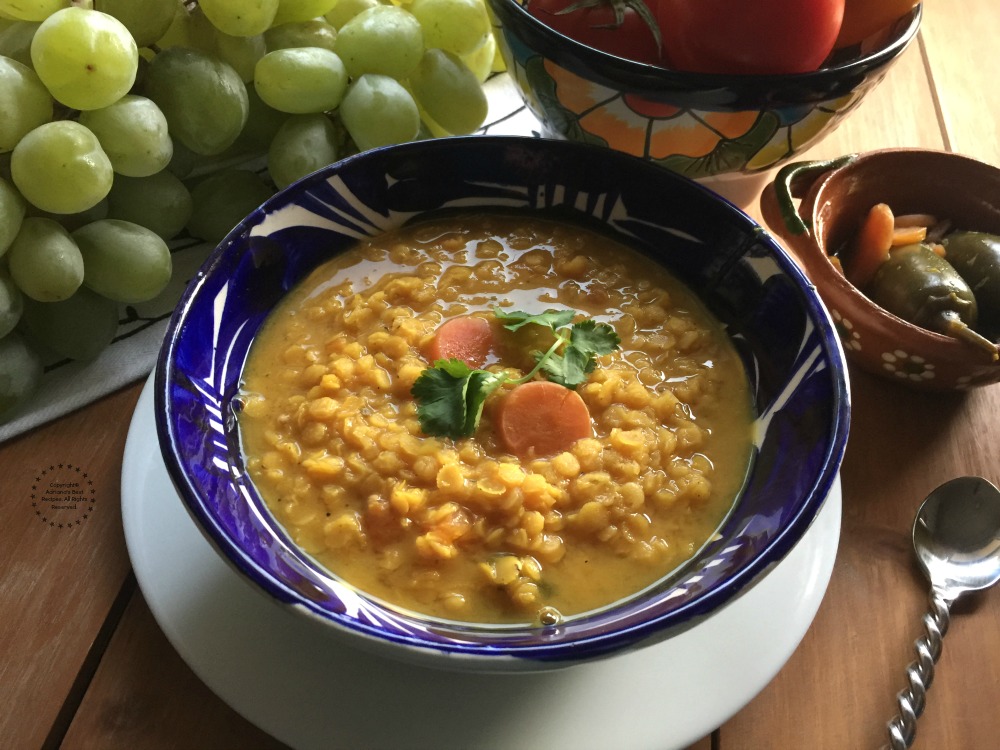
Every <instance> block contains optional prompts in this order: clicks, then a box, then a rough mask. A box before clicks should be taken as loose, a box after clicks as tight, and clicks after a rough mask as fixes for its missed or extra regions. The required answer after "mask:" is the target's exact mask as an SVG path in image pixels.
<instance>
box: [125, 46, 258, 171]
mask: <svg viewBox="0 0 1000 750" xmlns="http://www.w3.org/2000/svg"><path fill="white" fill-rule="evenodd" d="M143 88H144V90H145V93H146V96H148V97H149V98H150V99H152V100H153V101H154V102H156V104H157V106H158V107H159V108H160V109H161V110H162V111H163V114H164V115H166V118H167V123H168V124H169V125H170V134H171V136H173V137H174V138H175V139H177V140H179V141H180V142H181V143H183V144H184V145H185V146H187V147H188V148H189V149H190V150H191V151H194V152H195V153H196V154H201V155H203V156H210V155H212V154H219V153H222V152H223V151H225V150H226V149H227V148H228V147H229V146H231V145H232V143H233V142H234V141H235V140H236V137H237V136H238V135H239V134H240V131H241V130H243V125H244V124H245V123H246V120H247V114H248V111H249V106H250V105H249V100H248V98H247V89H246V86H244V85H243V81H242V80H240V76H239V74H238V73H237V72H236V71H235V70H233V68H232V67H231V66H229V65H227V64H226V63H224V62H222V61H221V60H219V59H218V58H217V57H214V56H212V55H209V54H206V53H204V52H200V51H198V50H192V49H185V48H183V47H171V48H170V49H167V50H164V51H163V52H160V53H159V54H158V55H157V56H156V57H154V58H153V61H152V62H151V63H150V64H149V71H148V72H147V73H146V80H145V85H144V87H143Z"/></svg>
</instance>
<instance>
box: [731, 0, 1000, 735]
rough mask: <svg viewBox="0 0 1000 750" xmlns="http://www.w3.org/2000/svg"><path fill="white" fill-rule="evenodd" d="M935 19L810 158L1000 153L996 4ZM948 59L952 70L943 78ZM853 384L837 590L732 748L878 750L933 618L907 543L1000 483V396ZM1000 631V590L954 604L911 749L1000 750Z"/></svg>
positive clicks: (749, 712) (740, 723)
mask: <svg viewBox="0 0 1000 750" xmlns="http://www.w3.org/2000/svg"><path fill="white" fill-rule="evenodd" d="M987 6H990V7H987ZM991 8H992V9H991ZM925 13H926V14H927V15H926V16H925V21H924V27H923V29H922V31H921V44H920V45H913V46H911V48H910V49H909V50H908V51H907V53H906V54H905V55H904V56H903V57H902V58H901V59H900V60H899V61H898V63H897V65H896V66H895V67H894V68H893V69H892V70H890V72H889V74H888V75H887V77H886V81H885V82H883V84H882V85H881V87H880V88H879V89H877V90H876V91H875V92H873V93H872V94H870V96H869V97H868V99H866V100H865V101H864V102H863V103H862V104H861V106H860V107H859V109H858V111H856V112H855V113H853V114H852V115H851V116H850V118H848V119H847V120H846V121H845V122H844V123H843V124H842V125H841V127H840V128H839V129H838V130H837V131H836V132H834V133H833V134H831V135H830V136H829V137H828V138H827V139H826V140H825V141H823V142H822V143H821V144H820V145H819V146H817V147H816V148H814V149H812V150H811V151H810V152H809V157H810V158H828V157H831V156H836V155H839V154H844V153H850V152H853V151H867V150H871V149H875V148H885V147H892V146H919V147H925V148H935V149H944V148H947V147H949V146H952V147H957V150H964V151H965V152H967V153H972V154H973V155H976V156H979V157H980V158H989V157H990V154H991V153H992V149H994V148H1000V146H998V145H997V144H998V143H1000V139H998V138H997V131H996V130H995V128H996V121H995V119H994V118H993V117H992V116H990V115H989V112H996V111H998V107H997V104H996V99H995V98H994V94H993V93H992V92H991V93H990V94H988V95H985V96H983V95H980V90H981V88H986V87H987V84H986V81H985V77H986V76H987V75H989V76H993V75H995V72H994V71H995V70H996V65H995V64H994V65H990V64H987V61H988V60H996V59H997V54H996V52H995V51H994V50H992V49H987V46H988V45H987V42H988V40H986V39H985V38H984V40H983V41H982V43H980V42H978V41H977V42H976V43H975V44H973V45H972V46H971V47H970V46H969V45H968V44H967V43H966V41H967V37H969V36H971V35H970V34H969V29H971V28H993V27H995V25H996V19H997V18H998V14H997V12H996V9H995V6H994V5H993V4H992V3H990V2H989V0H974V2H972V3H970V4H969V5H966V4H963V5H962V7H961V8H960V9H959V8H957V7H955V6H949V5H946V4H940V3H939V4H936V5H935V4H928V6H927V8H926V10H925ZM945 17H947V18H945ZM983 36H984V37H985V35H983ZM958 50H961V53H960V54H959V53H958V52H957V51H958ZM977 50H978V52H979V53H981V54H982V56H981V57H978V58H977ZM987 53H988V54H987ZM944 57H948V64H947V65H945V66H943V67H940V68H939V66H940V65H941V61H942V59H943V58H944ZM970 60H976V61H977V62H976V63H974V64H973V65H970V64H969V61H970ZM928 65H931V66H932V68H931V69H932V70H933V80H932V79H931V78H929V77H928ZM971 68H976V70H977V73H975V74H970V72H969V69H971ZM939 70H941V73H940V74H939ZM935 82H936V83H937V86H938V88H937V89H935V88H934V83H935ZM943 82H947V83H946V84H943ZM970 82H971V85H970ZM939 102H940V105H941V108H942V110H941V112H940V114H939V113H938V109H937V106H938V103H939ZM973 102H974V103H973ZM970 108H971V110H972V111H973V112H974V114H970ZM977 118H979V119H977ZM942 126H943V127H945V128H947V130H942ZM851 382H852V388H853V410H852V413H853V417H852V419H853V423H852V427H851V439H850V443H849V446H848V453H847V456H846V459H845V463H844V467H843V471H842V478H843V490H844V524H843V531H842V537H841V549H840V551H839V554H838V558H837V563H836V567H835V569H834V575H833V579H832V581H831V585H830V589H829V591H828V593H827V596H826V598H825V600H824V603H823V605H822V607H821V608H820V611H819V614H818V616H817V619H816V621H815V623H814V624H813V626H812V628H811V629H810V631H809V633H808V634H807V635H806V637H805V639H804V640H803V643H802V644H801V646H800V648H799V649H798V651H797V652H796V653H795V654H794V655H793V657H792V659H791V660H790V662H789V664H788V665H787V666H786V667H785V669H784V670H782V672H781V673H780V674H779V675H778V677H777V678H776V679H775V680H774V681H773V682H772V683H771V684H770V685H769V686H768V687H767V688H766V689H765V691H764V692H763V693H762V694H761V695H760V696H759V697H758V698H757V699H756V700H755V701H753V702H752V703H751V704H750V706H748V707H747V709H745V710H744V711H743V712H741V713H740V714H739V715H738V716H736V717H735V718H734V719H733V720H732V721H730V722H729V723H727V724H726V725H725V726H724V727H723V728H722V731H721V748H722V750H752V749H753V750H756V748H761V747H767V748H775V749H776V750H783V749H784V748H799V747H811V748H817V749H819V750H824V749H826V748H829V750H841V749H842V748H861V747H872V748H875V747H880V746H881V745H882V743H884V742H885V741H886V740H887V735H886V723H887V722H888V720H889V719H890V718H891V717H892V716H893V715H894V713H895V711H896V704H895V695H896V693H897V692H898V691H899V690H901V689H902V688H903V687H905V685H906V677H905V669H906V666H907V665H908V664H909V663H910V662H911V661H912V660H913V659H914V658H915V653H914V650H913V645H912V644H913V641H914V639H915V638H917V637H918V636H919V635H921V633H922V626H921V617H922V615H923V612H924V609H925V606H926V588H927V585H926V582H925V581H924V580H923V579H922V577H921V574H920V573H919V571H918V569H917V567H916V564H915V562H914V559H913V553H912V550H911V545H910V529H911V526H912V520H913V514H914V513H915V511H916V509H917V507H918V505H919V503H920V502H921V501H922V499H923V497H924V496H925V495H926V494H927V493H928V492H929V491H930V490H931V489H933V488H934V487H935V486H937V485H938V484H940V483H941V482H943V481H946V480H947V479H950V478H952V477H953V476H957V475H960V474H963V473H972V474H982V475H985V476H987V478H989V479H991V480H992V481H994V482H995V483H996V482H997V481H998V479H1000V477H998V474H1000V465H998V463H997V458H996V451H995V447H996V446H997V445H998V444H1000V442H998V441H1000V427H998V425H997V421H996V419H995V417H994V416H993V415H995V414H996V413H997V410H998V408H1000V389H997V388H996V387H993V388H987V389H981V390H978V391H976V392H974V393H971V394H958V393H954V394H939V395H932V394H920V393H915V392H910V391H907V390H905V389H901V388H899V387H897V386H895V385H894V384H892V383H890V382H888V381H884V380H881V379H878V378H875V377H873V376H871V375H868V374H865V373H861V372H860V371H855V370H853V369H852V372H851ZM973 436H974V437H973ZM998 623H1000V597H998V596H997V595H996V592H992V593H986V594H982V595H978V596H977V597H975V598H973V599H971V600H969V601H968V602H960V603H959V605H958V607H957V608H956V612H955V620H954V622H953V625H952V630H951V632H950V634H949V636H948V638H947V640H946V645H945V649H944V656H943V658H942V661H941V663H940V664H939V667H938V670H937V675H936V678H935V681H934V685H933V688H932V689H931V691H930V694H929V696H928V707H927V710H926V713H925V714H924V716H923V718H922V719H921V720H920V722H919V725H918V732H917V741H916V743H915V745H914V747H915V748H916V750H919V748H938V747H940V748H952V747H954V748H959V747H962V748H964V747H992V746H993V745H995V743H996V736H997V735H998V733H1000V716H998V715H997V713H996V711H995V708H994V707H995V704H996V701H997V699H998V698H1000V690H998V688H997V686H998V685H1000V666H998V664H997V663H995V660H992V661H991V660H990V659H983V658H982V656H981V655H982V654H997V653H1000V624H998ZM977 655H978V656H977ZM806 676H812V679H808V678H807V677H806Z"/></svg>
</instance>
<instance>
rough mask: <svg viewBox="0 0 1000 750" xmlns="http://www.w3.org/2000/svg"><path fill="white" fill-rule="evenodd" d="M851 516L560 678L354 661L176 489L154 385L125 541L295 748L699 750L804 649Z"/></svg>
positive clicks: (203, 644) (129, 490)
mask: <svg viewBox="0 0 1000 750" xmlns="http://www.w3.org/2000/svg"><path fill="white" fill-rule="evenodd" d="M840 514H841V495H840V482H839V480H838V481H837V482H836V483H835V485H834V488H833V490H832V492H831V494H830V496H829V497H828V498H827V500H826V502H825V504H824V506H823V509H822V510H821V511H820V513H819V515H818V516H817V518H816V520H815V521H814V523H813V525H812V526H811V527H810V529H809V530H808V531H807V532H806V534H805V535H804V536H803V538H802V540H801V541H800V542H799V543H798V545H796V546H795V547H794V548H793V549H792V551H791V552H790V553H789V554H788V555H787V557H786V558H785V559H784V560H783V561H782V562H781V563H779V564H778V565H777V566H776V567H775V568H774V569H773V570H772V571H771V572H770V573H769V574H768V575H767V576H766V577H765V578H764V579H763V580H761V581H760V582H759V583H758V584H757V585H756V586H754V587H752V588H751V589H750V590H749V591H748V592H746V593H745V594H744V595H743V596H741V597H740V598H738V599H736V600H735V601H733V602H732V603H731V604H729V606H727V607H726V608H725V609H723V610H721V611H720V612H718V613H717V614H715V615H714V616H713V617H711V618H709V619H708V620H706V621H705V622H703V623H701V624H699V625H698V626H697V627H695V628H692V629H691V630H688V631H686V632H684V633H681V634H680V635H677V636H675V637H674V638H670V639H668V640H666V641H663V642H661V643H659V644H656V645H654V646H649V647H647V648H644V649H641V650H639V651H636V652H632V653H627V654H624V655H620V656H615V657H612V658H608V659H603V660H601V661H598V662H595V663H593V664H583V665H578V666H574V667H569V668H566V669H561V670H555V671H551V672H538V673H524V674H490V675H478V674H471V673H464V672H461V673H460V672H446V671H439V670H434V669H427V668H421V667H416V666H411V665H409V664H404V663H402V662H396V661H390V660H388V659H383V658H381V657H379V656H374V655H370V654H368V653H365V652H362V651H358V650H355V649H352V648H350V647H349V646H345V645H343V643H341V642H340V641H339V640H338V639H336V638H334V637H332V636H331V635H330V634H329V633H327V632H326V631H325V628H324V626H323V625H321V624H320V623H317V622H314V621H312V620H309V619H307V618H304V617H300V616H296V615H295V614H293V613H291V612H289V611H287V610H285V609H283V608H281V607H279V606H277V605H276V604H275V603H274V602H273V601H270V600H268V599H267V598H266V597H265V596H264V595H263V594H262V593H260V592H258V591H256V590H254V589H253V588H252V587H251V584H250V583H249V582H248V581H246V580H244V579H243V578H242V577H241V576H240V575H239V574H238V573H237V572H236V571H235V570H234V569H232V568H231V567H229V565H228V564H226V563H225V562H224V561H223V560H222V558H221V557H219V555H218V554H217V553H216V552H215V550H214V549H213V548H212V547H211V546H210V545H209V543H208V541H207V540H206V539H205V538H204V537H203V536H202V534H201V532H200V531H199V529H198V528H197V527H196V526H195V524H194V522H193V521H192V520H191V518H190V516H189V515H188V513H187V511H186V509H185V508H184V506H183V504H182V502H181V500H180V498H179V497H178V495H177V493H176V492H175V490H174V487H173V485H172V483H171V481H170V478H169V476H168V475H167V470H166V468H165V466H164V464H163V461H162V458H161V456H160V450H159V446H158V445H157V441H156V427H155V424H154V417H153V394H152V388H151V381H147V383H146V387H145V388H144V389H143V391H142V395H141V396H140V397H139V402H138V404H137V406H136V410H135V414H134V416H133V419H132V424H131V427H130V429H129V434H128V440H127V442H126V445H125V455H124V463H123V469H122V520H123V523H124V527H125V540H126V542H127V544H128V552H129V557H130V558H131V560H132V565H133V568H134V569H135V574H136V578H137V580H138V582H139V587H140V588H141V590H142V593H143V595H144V596H145V598H146V601H147V602H148V604H149V607H150V610H151V611H152V613H153V616H154V617H155V618H156V621H157V623H159V625H160V627H161V628H162V629H163V632H164V633H165V634H166V636H167V638H168V639H169V640H170V642H171V643H172V644H173V646H174V648H176V649H177V651H178V653H179V654H180V655H181V657H182V658H183V659H184V661H186V662H187V663H188V665H189V666H190V667H191V669H192V670H194V672H195V673H196V674H197V675H198V677H199V678H200V679H201V680H202V681H204V682H205V684H206V685H208V687H209V688H211V689H212V690H213V691H214V692H215V693H216V694H217V695H218V696H219V697H220V698H222V700H224V701H225V702H226V703H228V704H229V705H230V706H232V707H233V708H234V709H235V710H236V711H237V712H239V713H240V714H242V715H243V716H244V717H246V718H247V719H248V720H249V721H250V722H252V723H253V724H255V725H256V726H258V727H260V728H261V729H262V730H264V731H265V732H267V733H269V734H271V735H272V736H274V737H276V738H277V739H279V740H281V741H282V742H284V743H286V744H287V745H289V746H291V747H293V748H296V750H312V749H313V748H317V750H318V749H319V748H323V750H334V749H336V748H344V749H345V750H355V749H356V748H365V749H366V750H381V749H382V748H385V749H387V750H388V749H389V748H392V749H393V750H398V749H400V748H433V749H434V750H447V749H448V748H461V749H462V750H474V749H475V750H479V749H483V750H486V749H489V748H497V749H498V750H520V749H521V748H524V749H525V750H527V749H528V748H531V749H535V748H545V750H563V749H564V748H565V750H589V749H590V748H594V749H595V750H607V748H626V747H627V748H629V749H630V750H643V748H650V749H651V750H652V749H654V748H655V750H675V749H678V748H685V747H687V746H688V745H690V744H692V743H694V742H696V741H697V740H699V739H701V738H702V737H704V736H705V735H707V734H709V733H710V732H712V731H713V730H714V729H715V728H716V727H718V726H720V725H721V724H723V723H725V721H726V720H727V719H729V718H730V717H731V716H732V715H733V714H735V713H736V712H737V711H739V710H740V709H741V708H742V707H743V706H745V705H746V704H747V703H749V702H750V700H751V699H752V698H753V697H754V696H756V695H757V694H758V693H759V692H760V691H761V690H762V689H763V688H764V686H765V685H767V683H768V682H770V680H771V679H772V678H773V677H774V676H775V675H776V674H777V673H778V670H780V669H781V667H782V666H783V665H784V664H785V662H786V661H787V660H788V658H789V657H790V656H791V655H792V653H793V652H794V651H795V648H796V647H797V646H798V644H799V642H800V641H801V640H802V637H803V636H804V635H805V633H806V631H807V630H808V628H809V625H810V624H811V623H812V620H813V618H814V617H815V615H816V611H817V609H818V608H819V604H820V601H821V600H822V598H823V595H824V593H825V592H826V587H827V585H828V584H829V581H830V575H831V573H832V571H833V563H834V559H835V557H836V553H837V543H838V541H839V538H840Z"/></svg>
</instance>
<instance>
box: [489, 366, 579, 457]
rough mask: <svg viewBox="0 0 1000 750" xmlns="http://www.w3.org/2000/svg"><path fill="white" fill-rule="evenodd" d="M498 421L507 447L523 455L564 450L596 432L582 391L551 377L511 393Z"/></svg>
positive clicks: (498, 427) (519, 387)
mask: <svg viewBox="0 0 1000 750" xmlns="http://www.w3.org/2000/svg"><path fill="white" fill-rule="evenodd" d="M496 424H497V431H498V432H499V435H500V440H501V441H502V442H503V444H504V446H505V447H506V448H507V450H509V451H510V452H511V453H513V454H514V455H516V456H521V457H524V456H549V455H552V454H553V453H561V452H562V451H564V450H566V449H567V448H569V447H570V446H571V445H573V443H575V442H576V441H577V440H580V439H581V438H585V437H590V436H591V435H592V434H593V428H592V426H591V423H590V412H589V411H588V410H587V405H586V404H585V403H584V402H583V399H582V398H580V394H579V393H577V392H576V391H571V390H570V389H569V388H566V387H564V386H561V385H559V384H558V383H553V382H551V381H548V380H532V381H531V382H528V383H524V384H523V385H519V386H517V387H516V388H515V389H514V390H512V391H511V392H510V393H509V394H507V396H506V397H505V398H504V400H503V401H501V402H500V406H499V407H498V409H497V419H496Z"/></svg>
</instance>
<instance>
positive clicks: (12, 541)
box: [0, 386, 139, 748]
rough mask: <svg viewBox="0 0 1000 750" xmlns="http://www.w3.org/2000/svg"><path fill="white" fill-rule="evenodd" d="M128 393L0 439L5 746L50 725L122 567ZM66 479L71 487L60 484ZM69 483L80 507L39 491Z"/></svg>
mask: <svg viewBox="0 0 1000 750" xmlns="http://www.w3.org/2000/svg"><path fill="white" fill-rule="evenodd" d="M138 396H139V388H138V387H137V386H133V387H129V388H126V389H124V390H121V391H118V392H117V393H114V394H112V395H110V396H108V397H106V398H105V399H103V400H101V401H99V402H97V403H96V404H94V405H92V406H90V407H89V408H87V409H86V410H83V411H78V412H76V413H74V414H71V415H69V416H67V417H64V418H62V419H60V420H58V421H56V422H53V423H51V424H49V425H46V426H44V427H41V428H39V429H37V430H35V431H33V432H30V433H28V434H26V435H23V436H21V437H19V438H15V439H13V440H11V441H9V442H7V443H5V444H4V445H3V446H2V447H0V477H2V479H0V482H2V492H0V511H2V514H3V519H4V523H3V531H2V532H0V533H2V543H0V570H3V576H2V578H0V643H2V644H3V649H2V651H0V696H2V698H3V704H4V706H6V707H7V708H6V710H4V711H0V737H2V738H3V743H4V745H5V746H6V747H16V748H31V747H39V746H41V745H42V743H43V742H44V741H45V738H46V736H47V735H48V733H49V731H50V728H51V727H53V726H55V727H56V734H58V733H59V727H58V724H59V723H60V721H61V719H60V711H61V708H62V706H63V703H64V701H65V700H66V699H67V696H70V695H71V693H72V692H73V685H74V681H75V680H76V678H77V675H78V673H79V672H80V670H81V668H82V667H84V665H85V662H86V659H87V654H88V652H89V651H90V650H91V647H92V646H93V644H94V643H95V639H96V638H97V637H98V634H99V632H100V630H101V626H102V624H103V623H104V621H105V618H106V617H107V615H108V613H109V611H110V609H111V605H112V603H113V601H114V600H115V597H116V595H117V594H118V592H119V591H120V589H121V588H122V584H123V582H124V581H125V579H126V576H127V575H128V571H129V562H128V557H127V555H126V553H125V541H124V537H123V534H122V526H121V509H120V489H119V488H120V482H121V459H122V447H123V446H124V444H125V435H126V433H127V431H128V420H127V419H123V415H127V414H130V413H131V412H132V410H133V408H134V406H135V402H136V400H137V398H138ZM77 469H79V470H80V471H79V472H77V471H76V470H77ZM84 474H85V475H86V477H83V475H84ZM90 482H92V483H93V484H90ZM74 483H77V484H79V485H80V486H79V487H76V488H70V487H68V486H66V485H72V484H74ZM53 485H64V486H62V487H54V486H53ZM69 489H80V490H81V491H83V492H84V497H85V498H86V500H87V504H86V507H84V505H82V504H79V505H78V507H77V508H76V509H72V508H69V507H63V504H62V503H61V502H57V501H54V500H53V498H58V497H60V496H57V495H54V494H46V493H47V492H48V493H52V492H55V491H56V490H62V491H66V490H69ZM91 490H92V491H93V492H92V493H91ZM32 495H35V499H34V500H33V499H32ZM32 503H36V505H35V506H34V507H33V506H32ZM89 507H93V510H92V511H89V512H88V511H87V508H89ZM84 515H86V517H83V516H84ZM43 519H45V520H43ZM78 521H79V523H77V522H78Z"/></svg>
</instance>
